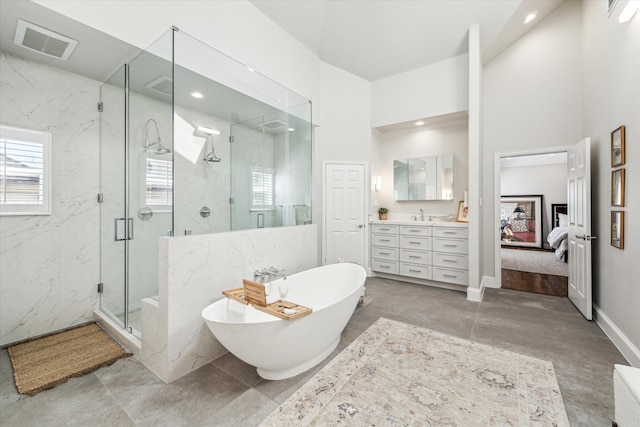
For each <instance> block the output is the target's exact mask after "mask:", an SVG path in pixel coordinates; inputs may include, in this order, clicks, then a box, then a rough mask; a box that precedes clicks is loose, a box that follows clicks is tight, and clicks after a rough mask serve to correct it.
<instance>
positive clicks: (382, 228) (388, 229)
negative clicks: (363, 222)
mask: <svg viewBox="0 0 640 427" xmlns="http://www.w3.org/2000/svg"><path fill="white" fill-rule="evenodd" d="M371 231H372V232H373V233H380V234H398V226H397V225H385V224H371Z"/></svg>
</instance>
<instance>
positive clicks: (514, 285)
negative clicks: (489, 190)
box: [496, 148, 569, 297]
mask: <svg viewBox="0 0 640 427" xmlns="http://www.w3.org/2000/svg"><path fill="white" fill-rule="evenodd" d="M496 161H497V162H499V165H497V167H496V180H497V181H498V182H497V184H498V186H497V187H498V190H499V191H498V192H497V195H498V197H499V201H496V207H497V208H498V210H497V212H496V220H497V221H498V224H499V229H498V236H496V238H497V239H496V240H497V241H498V242H499V243H498V245H497V254H496V279H497V281H498V283H500V284H501V287H502V288H506V289H514V290H519V291H526V292H535V293H541V294H546V295H554V296H561V297H566V296H567V295H568V277H567V276H568V271H569V270H568V263H567V258H566V249H567V241H566V237H567V227H566V225H567V224H566V218H567V217H566V213H567V211H566V206H567V190H566V189H567V153H566V150H565V149H564V148H555V149H547V150H542V151H538V152H527V153H518V154H503V155H501V156H497V158H496Z"/></svg>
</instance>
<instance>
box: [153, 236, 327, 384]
mask: <svg viewBox="0 0 640 427" xmlns="http://www.w3.org/2000/svg"><path fill="white" fill-rule="evenodd" d="M317 234H318V231H317V225H315V224H311V225H304V226H296V227H279V228H262V229H259V230H243V231H233V232H229V233H219V234H208V235H200V236H182V237H174V238H162V239H160V294H159V301H158V303H156V302H155V301H154V300H150V299H147V300H145V301H146V302H147V304H146V305H143V316H144V317H143V328H144V329H143V332H142V334H143V337H144V340H143V345H142V354H141V360H142V362H143V363H144V364H145V365H146V366H147V367H149V368H150V369H151V370H152V371H154V372H155V373H156V374H157V375H158V376H160V377H161V378H162V379H164V380H165V381H167V382H171V381H174V380H176V379H178V378H180V377H181V376H183V375H185V374H187V373H189V372H191V371H193V370H195V369H197V368H199V367H200V366H203V365H205V364H206V363H209V362H210V361H211V360H213V359H215V358H216V357H218V356H220V355H222V354H224V353H226V352H227V350H226V349H225V348H224V347H223V346H222V345H221V344H220V343H219V342H218V341H217V340H216V339H215V338H214V337H213V335H212V333H211V332H210V331H209V328H208V327H207V325H206V324H205V322H204V320H203V319H202V315H201V312H202V310H203V309H204V308H205V307H206V306H208V305H209V304H211V303H213V302H215V301H217V300H219V299H221V298H222V297H223V296H222V291H223V290H224V289H231V288H238V287H241V286H242V279H244V278H248V279H252V278H253V272H254V271H255V270H256V269H262V268H265V267H270V266H274V267H276V268H281V269H282V268H284V269H285V270H286V273H287V274H294V273H296V272H299V271H304V270H308V269H310V268H313V267H316V266H317V265H318V250H317V247H318V246H317ZM147 327H149V330H147V329H146V328H147Z"/></svg>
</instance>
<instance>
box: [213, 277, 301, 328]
mask: <svg viewBox="0 0 640 427" xmlns="http://www.w3.org/2000/svg"><path fill="white" fill-rule="evenodd" d="M246 282H250V285H249V287H251V284H252V283H255V282H251V281H250V280H246ZM246 285H247V284H246V283H245V287H242V288H236V289H227V290H225V291H222V294H223V295H224V296H226V297H227V298H229V299H232V300H234V301H238V302H239V303H241V304H245V305H246V304H249V303H251V304H252V305H253V307H254V308H255V309H257V310H260V311H264V312H265V313H267V314H270V315H272V316H276V317H279V318H280V319H284V320H292V319H297V318H298V317H302V316H306V315H307V314H311V312H312V311H313V310H312V309H310V308H309V307H305V306H303V305H299V304H296V303H293V302H289V301H284V302H283V301H276V302H274V303H271V304H268V305H261V304H260V302H261V301H263V300H262V298H261V297H260V296H258V298H257V299H255V300H254V299H252V296H253V295H251V294H252V292H251V291H249V292H247V290H246V288H247V286H246ZM262 286H263V285H262ZM263 289H264V286H263ZM247 296H249V300H247ZM264 301H266V296H265V298H264ZM285 308H288V309H290V310H295V313H292V314H286V313H285V312H284V309H285Z"/></svg>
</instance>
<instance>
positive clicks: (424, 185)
mask: <svg viewBox="0 0 640 427" xmlns="http://www.w3.org/2000/svg"><path fill="white" fill-rule="evenodd" d="M393 193H394V196H395V199H396V200H398V201H402V200H453V154H444V155H441V156H428V157H415V158H412V159H402V160H394V161H393Z"/></svg>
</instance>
